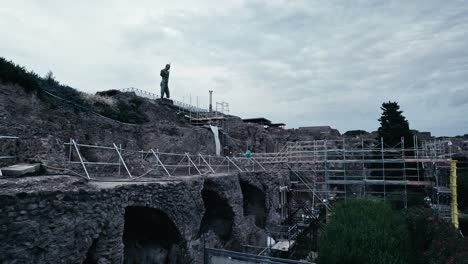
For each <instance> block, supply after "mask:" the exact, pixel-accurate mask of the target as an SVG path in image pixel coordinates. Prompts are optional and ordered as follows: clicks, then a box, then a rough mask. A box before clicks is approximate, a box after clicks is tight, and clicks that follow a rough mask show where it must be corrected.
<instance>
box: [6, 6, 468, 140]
mask: <svg viewBox="0 0 468 264" xmlns="http://www.w3.org/2000/svg"><path fill="white" fill-rule="evenodd" d="M2 1H3V0H2ZM0 36H1V41H0V56H2V57H5V58H7V59H11V60H13V61H14V62H16V63H18V64H21V65H24V66H26V67H27V68H28V69H31V70H34V71H36V72H37V73H39V74H40V75H44V74H45V73H46V72H47V71H49V70H52V71H53V72H54V74H55V76H56V78H57V79H58V80H59V81H60V82H62V83H65V84H67V85H70V86H72V87H75V88H77V89H79V90H81V91H85V92H90V93H93V92H95V91H99V90H107V89H120V88H126V87H137V88H140V89H144V90H148V91H154V92H158V91H159V81H160V77H159V71H160V69H161V68H162V67H163V65H165V64H166V63H167V62H172V65H173V68H172V72H171V80H170V88H171V92H172V95H173V98H174V99H176V100H180V101H182V100H185V101H186V102H188V101H189V100H190V99H189V98H190V97H191V98H192V103H194V104H195V103H196V100H197V99H196V98H197V97H198V100H199V104H200V105H204V104H207V101H208V90H210V89H212V90H214V99H215V101H227V102H229V104H230V108H231V113H232V114H236V115H240V116H242V117H259V116H264V117H267V118H269V119H271V120H272V121H274V122H284V123H286V124H287V126H288V127H298V126H308V125H331V126H332V127H336V128H338V129H339V130H340V131H342V132H344V131H346V130H350V129H366V130H375V129H376V128H377V127H378V122H377V119H378V117H379V114H380V109H379V106H380V105H381V104H382V102H383V101H388V100H395V101H398V102H399V103H400V105H401V107H402V110H404V112H405V113H404V114H405V115H406V117H407V118H408V119H409V121H410V126H411V127H412V128H414V129H418V130H424V131H426V130H428V131H432V132H433V134H435V135H456V134H465V133H468V2H467V1H457V0H453V1H440V0H420V1H406V0H402V1H374V0H369V1H347V0H342V1H332V0H323V1H313V0H305V1H290V0H283V1H276V0H248V1H240V0H239V1H234V0H232V1H227V0H226V1H219V0H206V1H176V0H170V1H155V0H139V1H122V0H112V1H110V0H101V1H94V0H81V1H71V0H61V1H60V0H55V1H54V0H41V1H36V0H15V1H6V0H5V1H4V3H2V4H1V5H0Z"/></svg>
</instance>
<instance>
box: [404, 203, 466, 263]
mask: <svg viewBox="0 0 468 264" xmlns="http://www.w3.org/2000/svg"><path fill="white" fill-rule="evenodd" d="M403 215H404V216H405V219H406V222H407V226H408V230H409V234H410V239H411V241H412V244H413V248H414V255H415V263H421V264H422V263H434V264H436V263H437V264H439V263H440V264H442V263H468V251H467V250H468V243H467V240H464V239H463V238H462V237H461V236H460V234H459V233H458V231H457V230H456V229H455V228H454V227H453V225H452V224H451V223H450V222H448V221H446V220H443V219H442V218H440V217H439V216H437V215H436V214H435V212H434V211H433V210H432V209H430V208H423V207H414V208H410V209H407V210H405V211H404V212H403Z"/></svg>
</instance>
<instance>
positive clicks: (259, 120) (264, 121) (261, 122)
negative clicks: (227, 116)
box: [242, 117, 286, 128]
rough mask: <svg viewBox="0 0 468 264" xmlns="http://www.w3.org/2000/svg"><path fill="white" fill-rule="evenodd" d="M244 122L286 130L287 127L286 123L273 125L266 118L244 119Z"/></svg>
mask: <svg viewBox="0 0 468 264" xmlns="http://www.w3.org/2000/svg"><path fill="white" fill-rule="evenodd" d="M242 121H244V123H251V124H258V125H262V126H264V127H268V128H284V126H286V124H284V123H272V122H271V121H270V120H268V119H266V118H264V117H256V118H245V119H242Z"/></svg>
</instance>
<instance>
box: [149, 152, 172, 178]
mask: <svg viewBox="0 0 468 264" xmlns="http://www.w3.org/2000/svg"><path fill="white" fill-rule="evenodd" d="M151 153H153V156H154V157H155V158H156V160H158V162H159V163H161V167H162V168H163V169H164V171H165V172H166V173H167V176H169V177H171V174H170V173H169V171H168V170H167V169H166V166H164V164H163V163H162V161H161V160H160V159H159V157H158V155H157V154H156V152H154V150H153V149H151Z"/></svg>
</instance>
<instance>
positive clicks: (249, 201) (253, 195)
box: [240, 181, 268, 229]
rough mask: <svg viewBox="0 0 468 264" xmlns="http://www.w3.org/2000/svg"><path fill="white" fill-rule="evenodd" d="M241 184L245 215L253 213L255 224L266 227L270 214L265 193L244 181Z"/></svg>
mask: <svg viewBox="0 0 468 264" xmlns="http://www.w3.org/2000/svg"><path fill="white" fill-rule="evenodd" d="M240 186H241V190H242V195H243V196H244V200H243V202H244V216H249V215H253V216H254V217H255V225H256V226H258V227H260V228H262V229H263V228H265V223H266V219H267V214H268V211H267V208H266V201H265V193H264V192H263V191H262V190H260V189H259V188H258V187H256V186H254V185H252V184H249V183H246V182H243V181H241V182H240Z"/></svg>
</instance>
